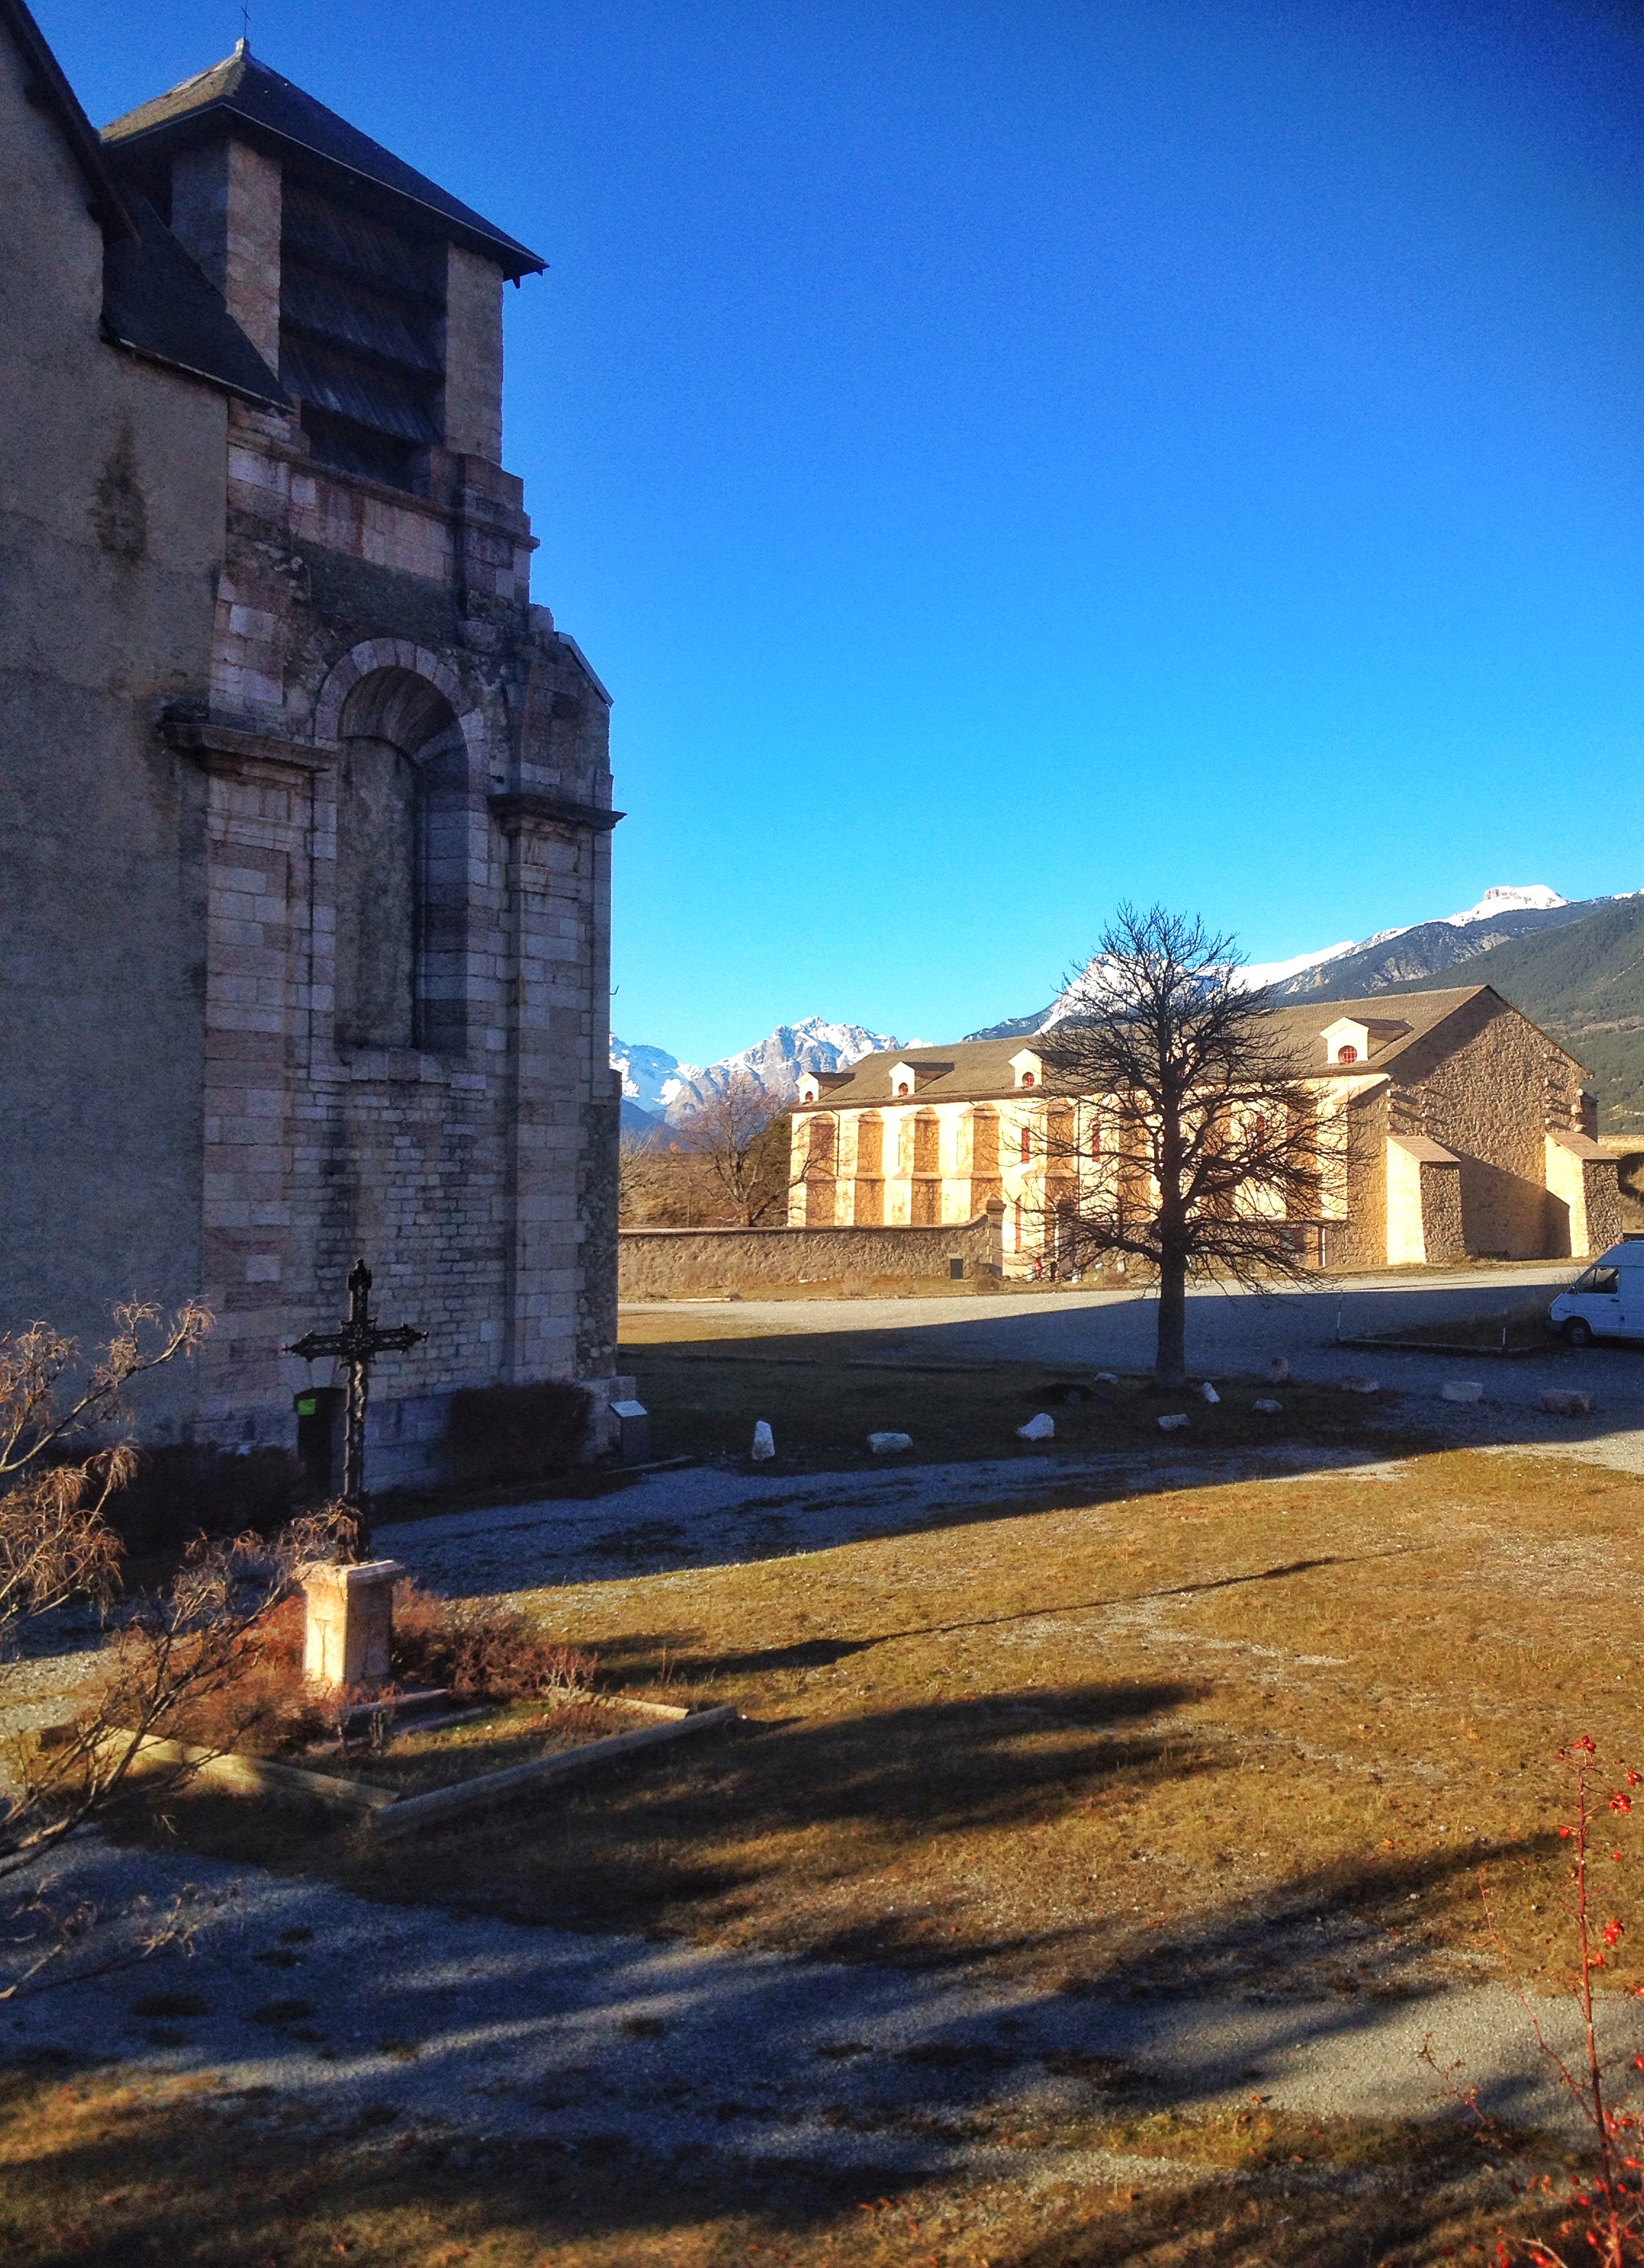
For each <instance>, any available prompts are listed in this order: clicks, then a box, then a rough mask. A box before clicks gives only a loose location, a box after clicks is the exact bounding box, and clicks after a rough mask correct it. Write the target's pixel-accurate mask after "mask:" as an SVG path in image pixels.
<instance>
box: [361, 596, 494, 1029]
mask: <svg viewBox="0 0 1644 2268" xmlns="http://www.w3.org/2000/svg"><path fill="white" fill-rule="evenodd" d="M391 643H392V644H396V645H399V644H404V641H378V644H391ZM359 651H360V650H359V649H356V652H359ZM410 651H411V652H413V653H414V654H415V653H416V652H418V649H415V648H413V649H410ZM428 659H430V660H432V659H433V658H432V657H428ZM435 667H436V668H437V670H438V672H439V675H440V676H441V677H443V678H444V679H445V680H446V681H447V683H451V682H453V681H452V679H451V672H450V671H449V670H448V669H445V668H444V666H443V665H440V664H438V663H436V664H435ZM333 675H334V678H335V677H336V676H337V673H335V672H334V673H333ZM340 682H341V681H340V680H339V683H340ZM328 713H329V712H328ZM331 730H332V734H333V737H334V742H335V745H336V748H337V767H336V802H337V870H336V871H337V888H336V916H337V926H336V954H337V967H336V998H337V1035H338V1038H339V1040H340V1041H341V1042H343V1043H344V1044H351V1045H354V1046H367V1047H371V1046H376V1047H391V1048H420V1049H426V1050H428V1051H429V1052H430V1053H435V1054H441V1055H451V1054H461V1053H462V1052H463V1051H464V1050H465V1049H466V990H467V987H466V958H467V945H468V832H469V823H470V808H471V804H472V800H473V799H472V797H471V795H470V792H469V780H470V751H469V744H468V740H467V738H466V734H465V733H464V730H463V725H462V720H461V718H459V716H458V714H457V712H456V710H455V709H454V707H453V706H452V703H451V699H450V697H449V695H448V693H447V691H446V689H445V686H444V685H442V684H440V683H439V682H437V680H436V679H435V678H434V677H433V676H431V675H424V674H421V673H419V672H418V671H417V670H415V669H412V668H409V667H407V666H404V665H403V664H402V663H401V662H400V661H398V660H391V661H385V662H382V663H380V664H379V666H376V667H374V668H370V669H366V670H363V671H362V672H360V673H359V674H356V675H354V676H353V677H352V680H351V681H350V682H349V684H348V685H347V687H346V689H344V690H342V692H341V698H340V699H339V700H338V701H337V702H336V703H335V706H334V716H332V717H331Z"/></svg>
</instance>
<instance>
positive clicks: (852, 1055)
mask: <svg viewBox="0 0 1644 2268" xmlns="http://www.w3.org/2000/svg"><path fill="white" fill-rule="evenodd" d="M1619 895H1621V896H1624V897H1625V896H1626V895H1630V894H1629V893H1627V892H1625V891H1624V892H1621V893H1620V894H1619ZM1640 895H1644V893H1640ZM1613 902H1614V901H1613V900H1611V899H1609V898H1580V899H1570V898H1562V897H1560V895H1559V893H1558V892H1557V891H1556V890H1554V889H1551V888H1549V887H1548V886H1547V884H1546V883H1545V882H1525V883H1498V884H1497V885H1496V886H1495V887H1494V888H1492V889H1488V890H1486V892H1485V894H1484V895H1483V896H1482V897H1481V898H1480V899H1479V902H1478V904H1477V905H1473V906H1469V907H1467V908H1466V909H1464V911H1463V912H1461V913H1457V914H1445V915H1443V916H1442V917H1437V918H1435V919H1434V920H1431V921H1423V922H1413V923H1410V924H1407V925H1406V926H1405V927H1404V928H1401V929H1383V930H1378V931H1377V932H1376V934H1375V935H1374V936H1373V937H1367V938H1363V939H1359V940H1358V941H1356V942H1355V941H1354V940H1353V939H1344V940H1343V941H1342V942H1341V943H1339V944H1337V945H1326V946H1320V947H1318V948H1317V950H1316V951H1314V952H1310V953H1298V954H1292V955H1291V956H1290V958H1289V959H1288V960H1285V961H1257V962H1253V963H1252V964H1251V965H1250V966H1249V967H1248V968H1245V969H1244V972H1243V976H1244V983H1246V984H1249V985H1252V986H1254V985H1271V986H1272V987H1273V990H1274V991H1276V992H1278V993H1280V994H1281V995H1283V996H1286V997H1288V998H1295V997H1296V996H1297V995H1305V996H1307V997H1308V998H1319V999H1353V998H1359V997H1361V996H1362V995H1364V994H1366V993H1370V992H1377V991H1379V990H1381V989H1382V987H1383V985H1386V984H1397V983H1403V982H1407V981H1411V980H1415V981H1418V982H1419V981H1420V980H1421V979H1422V978H1425V977H1437V976H1442V975H1443V973H1444V972H1445V971H1446V970H1447V969H1451V968H1455V967H1456V966H1457V963H1458V962H1461V961H1470V960H1472V958H1473V956H1474V955H1475V954H1479V953H1486V952H1488V951H1489V950H1490V949H1491V947H1492V946H1497V945H1501V944H1505V943H1507V942H1508V941H1509V940H1511V939H1516V938H1521V937H1528V936H1530V935H1531V934H1532V933H1533V932H1536V931H1538V930H1542V929H1553V928H1557V927H1558V926H1560V924H1563V923H1566V922H1574V921H1581V920H1583V919H1584V918H1585V917H1587V916H1588V915H1589V914H1594V913H1596V912H1597V911H1598V910H1599V909H1600V908H1601V907H1604V906H1606V905H1609V904H1611V903H1613ZM1067 998H1068V996H1067V994H1066V993H1065V992H1062V993H1059V994H1058V995H1057V997H1056V998H1055V999H1054V1000H1053V1001H1052V1002H1051V1003H1050V1004H1049V1005H1048V1006H1047V1007H1044V1008H1038V1009H1035V1010H1034V1011H1033V1013H1031V1015H1027V1016H1013V1017H1010V1018H1009V1019H1007V1020H1005V1021H1004V1022H1002V1023H998V1024H990V1025H987V1026H986V1027H984V1028H983V1029H982V1030H980V1031H977V1032H967V1033H965V1038H966V1039H967V1040H996V1039H1015V1038H1016V1037H1017V1036H1018V1035H1021V1036H1024V1037H1025V1036H1026V1035H1029V1034H1031V1033H1033V1032H1039V1031H1043V1030H1044V1029H1045V1028H1046V1026H1047V1025H1050V1024H1052V1023H1054V1022H1055V1021H1056V1020H1057V1018H1058V1016H1060V1015H1061V1014H1065V1013H1066V1007H1065V1005H1064V1004H1065V1002H1066V1000H1067ZM930 1044H932V1043H931V1042H928V1041H926V1040H899V1039H897V1038H895V1037H894V1036H893V1035H892V1034H890V1033H888V1032H870V1030H869V1029H868V1028H867V1027H866V1026H865V1025H863V1024H829V1023H825V1022H824V1021H823V1020H822V1019H821V1018H820V1017H819V1016H807V1017H805V1018H804V1019H803V1020H802V1021H800V1022H799V1023H796V1024H779V1025H778V1026H777V1027H776V1029H775V1030H774V1032H772V1033H770V1034H768V1035H767V1037H766V1038H764V1039H762V1040H760V1041H758V1042H756V1043H755V1044H754V1045H753V1046H752V1047H751V1048H744V1049H742V1051H741V1052H740V1054H738V1055H734V1056H725V1057H723V1058H722V1059H721V1060H720V1061H719V1062H718V1063H716V1064H708V1065H707V1066H706V1067H705V1068H704V1067H703V1066H702V1065H701V1064H687V1063H680V1062H679V1060H678V1059H677V1058H676V1057H673V1056H671V1055H670V1054H669V1053H668V1052H667V1050H666V1049H664V1048H657V1047H633V1046H630V1045H629V1044H628V1042H626V1041H623V1040H617V1039H613V1041H612V1042H611V1060H612V1063H613V1064H614V1065H615V1066H616V1067H617V1069H618V1070H620V1071H621V1073H622V1098H623V1121H624V1123H625V1124H636V1125H639V1126H644V1125H646V1124H648V1123H650V1124H657V1123H668V1124H671V1125H677V1124H679V1123H680V1122H681V1121H682V1120H684V1119H686V1118H688V1117H689V1116H691V1114H692V1113H693V1112H694V1111H696V1110H699V1109H701V1106H702V1104H703V1103H704V1102H705V1101H707V1099H708V1096H709V1095H710V1094H714V1093H716V1091H718V1090H720V1089H723V1086H725V1085H726V1083H727V1081H728V1080H730V1079H732V1078H733V1077H735V1075H736V1074H737V1073H738V1071H741V1072H744V1073H745V1074H746V1076H747V1077H748V1078H750V1079H753V1080H754V1081H756V1082H757V1084H758V1085H759V1086H762V1087H763V1088H765V1089H766V1091H767V1093H768V1094H770V1095H771V1096H772V1097H773V1098H774V1100H775V1101H779V1102H782V1103H787V1102H790V1101H792V1100H793V1098H794V1096H795V1095H796V1094H797V1093H798V1088H799V1074H800V1072H801V1071H842V1070H844V1069H845V1068H846V1067H847V1066H848V1065H849V1064H854V1063H855V1062H856V1061H857V1060H858V1059H859V1058H860V1057H862V1056H865V1055H870V1054H872V1052H873V1050H874V1049H876V1048H902V1047H908V1048H919V1047H927V1046H929V1045H930Z"/></svg>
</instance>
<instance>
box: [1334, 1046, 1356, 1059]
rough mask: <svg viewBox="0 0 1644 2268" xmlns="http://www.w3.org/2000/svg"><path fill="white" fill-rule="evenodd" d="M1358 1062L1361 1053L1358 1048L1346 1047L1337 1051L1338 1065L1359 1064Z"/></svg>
mask: <svg viewBox="0 0 1644 2268" xmlns="http://www.w3.org/2000/svg"><path fill="white" fill-rule="evenodd" d="M1358 1060H1359V1051H1358V1049H1357V1048H1354V1047H1346V1048H1338V1049H1336V1061H1337V1062H1338V1063H1357V1061H1358Z"/></svg>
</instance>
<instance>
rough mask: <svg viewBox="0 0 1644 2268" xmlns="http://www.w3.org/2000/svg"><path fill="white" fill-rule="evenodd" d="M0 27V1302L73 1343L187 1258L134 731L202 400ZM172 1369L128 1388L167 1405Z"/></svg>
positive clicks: (158, 904)
mask: <svg viewBox="0 0 1644 2268" xmlns="http://www.w3.org/2000/svg"><path fill="white" fill-rule="evenodd" d="M86 197H87V188H86V183H85V180H84V177H83V175H82V174H81V173H80V172H79V170H78V169H77V166H76V165H75V164H74V162H73V160H72V158H70V154H69V151H68V150H67V148H66V146H65V144H64V143H63V141H62V137H61V136H60V135H59V133H58V131H57V129H56V127H55V123H54V121H53V117H52V114H51V112H50V110H49V108H48V107H45V106H43V105H40V104H37V103H34V102H33V101H31V100H30V99H29V90H28V87H27V85H26V70H25V68H24V66H23V65H22V64H21V63H20V62H19V59H18V54H17V50H16V49H15V48H14V47H13V45H12V43H11V40H10V39H9V38H5V37H0V205H3V206H4V212H5V243H4V262H3V265H4V284H3V285H0V381H3V389H4V399H5V401H6V404H7V411H6V415H5V416H4V419H0V873H3V874H4V885H3V887H0V1057H3V1058H4V1064H5V1074H4V1085H5V1108H4V1114H0V1185H3V1186H4V1192H5V1198H4V1205H3V1206H0V1330H4V1329H16V1328H17V1327H18V1325H19V1324H23V1323H26V1322H29V1321H31V1320H32V1319H33V1318H34V1317H36V1316H42V1317H45V1318H48V1320H49V1321H51V1322H54V1323H55V1324H56V1325H57V1326H58V1327H59V1328H61V1329H65V1330H67V1331H69V1332H70V1333H71V1334H73V1335H74V1336H76V1337H78V1338H80V1339H81V1340H82V1341H83V1342H84V1343H86V1344H97V1343H98V1342H99V1339H102V1338H104V1337H106V1334H107V1330H108V1327H109V1321H110V1317H109V1310H110V1308H111V1307H112V1306H113V1304H114V1302H115V1301H116V1300H128V1299H130V1298H132V1297H134V1296H136V1297H138V1298H145V1299H151V1300H158V1301H161V1302H163V1303H165V1304H166V1305H168V1306H170V1305H172V1304H174V1303H175V1302H177V1301H178V1300H183V1299H186V1298H187V1297H189V1296H190V1295H191V1294H193V1293H194V1292H197V1291H198V1290H199V1288H200V1281H201V1265H202V1261H201V1247H200V1202H201V1174H202V1156H201V1126H200V1085H201V1070H202V1057H201V1027H200V1001H201V994H202V986H203V982H204V961H205V939H204V893H203V858H202V840H203V829H204V808H205V799H206V798H205V783H204V781H203V780H202V778H201V777H200V775H199V773H198V772H197V770H195V769H194V767H192V766H188V765H183V766H179V764H178V763H177V762H176V761H175V759H174V758H173V757H172V755H171V754H170V753H169V751H167V750H166V749H165V747H163V746H162V745H161V744H160V743H159V741H158V740H157V738H156V735H155V729H154V727H155V720H156V718H157V717H158V713H159V711H160V710H161V708H162V707H163V706H164V705H165V703H167V702H170V701H174V700H177V699H180V698H186V697H187V696H191V695H192V696H196V697H197V696H199V695H200V694H201V693H202V689H203V687H204V684H205V680H206V674H207V670H208V667H209V658H210V640H211V591H212V586H213V584H214V582H215V580H216V578H217V571H218V568H219V566H220V563H221V560H222V556H223V531H224V446H225V445H224V432H225V422H226V421H225V404H224V400H223V397H222V396H221V394H218V393H217V392H216V391H214V390H213V389H212V388H211V387H208V386H205V385H202V384H200V383H198V382H196V381H195V380H193V379H188V378H186V377H183V376H181V375H180V374H179V373H177V372H173V371H170V370H165V369H161V368H159V367H158V366H157V365H154V364H152V363H147V362H143V361H139V360H138V359H137V358H136V357H134V356H131V355H128V354H126V353H123V352H121V351H119V350H116V349H114V348H113V347H111V346H110V345H108V344H107V343H106V341H105V340H104V338H103V336H102V332H101V320H100V319H101V312H102V297H103V242H102V237H101V234H100V232H99V228H98V226H97V225H96V223H95V222H94V221H93V219H92V217H91V215H90V214H89V212H88V211H87V209H86ZM194 1385H195V1376H194V1373H192V1372H190V1371H189V1370H187V1368H186V1367H183V1366H179V1368H178V1369H176V1370H175V1371H172V1372H166V1373H160V1374H159V1375H158V1376H157V1377H156V1378H154V1379H153V1380H151V1381H148V1382H147V1383H146V1384H145V1386H144V1388H143V1394H142V1397H141V1404H140V1408H141V1416H142V1418H143V1421H144V1423H145V1424H146V1425H149V1426H150V1428H152V1429H154V1430H156V1431H165V1430H166V1429H167V1428H172V1427H176V1426H180V1425H182V1424H183V1423H185V1422H186V1419H187V1412H188V1410H189V1409H190V1407H191V1406H192V1399H193V1395H194Z"/></svg>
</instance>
